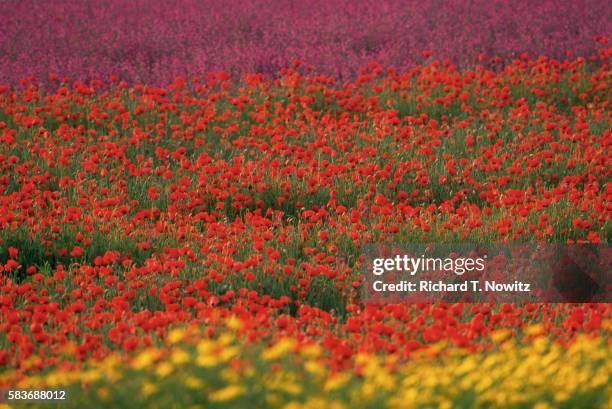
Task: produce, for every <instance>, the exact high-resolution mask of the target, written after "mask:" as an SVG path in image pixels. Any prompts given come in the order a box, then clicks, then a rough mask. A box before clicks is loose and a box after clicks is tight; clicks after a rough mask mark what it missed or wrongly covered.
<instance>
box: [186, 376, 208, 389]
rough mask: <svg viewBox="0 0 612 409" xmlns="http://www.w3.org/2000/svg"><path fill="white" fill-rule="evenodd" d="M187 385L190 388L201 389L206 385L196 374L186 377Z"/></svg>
mask: <svg viewBox="0 0 612 409" xmlns="http://www.w3.org/2000/svg"><path fill="white" fill-rule="evenodd" d="M185 385H187V387H188V388H190V389H200V388H202V386H204V383H203V382H202V381H201V380H200V379H198V378H196V377H194V376H188V377H186V378H185Z"/></svg>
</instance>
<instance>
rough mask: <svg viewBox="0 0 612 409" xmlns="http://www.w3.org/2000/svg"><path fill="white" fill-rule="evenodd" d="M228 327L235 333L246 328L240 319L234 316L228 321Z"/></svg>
mask: <svg viewBox="0 0 612 409" xmlns="http://www.w3.org/2000/svg"><path fill="white" fill-rule="evenodd" d="M226 324H227V327H228V328H229V329H232V330H234V331H240V330H241V329H242V328H243V327H244V323H243V322H242V321H241V320H240V318H238V317H236V316H235V315H232V316H231V317H229V318H228V319H227V321H226Z"/></svg>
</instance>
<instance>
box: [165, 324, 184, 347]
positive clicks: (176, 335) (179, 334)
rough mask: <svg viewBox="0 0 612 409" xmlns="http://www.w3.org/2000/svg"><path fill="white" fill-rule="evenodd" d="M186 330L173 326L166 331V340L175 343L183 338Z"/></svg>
mask: <svg viewBox="0 0 612 409" xmlns="http://www.w3.org/2000/svg"><path fill="white" fill-rule="evenodd" d="M185 335H186V331H185V330H184V329H182V328H175V329H173V330H172V331H170V332H169V333H168V338H167V341H168V342H169V343H170V344H176V343H178V342H180V341H182V340H183V339H184V338H185Z"/></svg>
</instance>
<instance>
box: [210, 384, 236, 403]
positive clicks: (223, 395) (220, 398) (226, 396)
mask: <svg viewBox="0 0 612 409" xmlns="http://www.w3.org/2000/svg"><path fill="white" fill-rule="evenodd" d="M243 393H244V388H243V387H242V386H239V385H229V386H226V387H225V388H223V389H219V390H217V391H215V392H213V393H211V394H210V395H209V398H210V400H212V401H215V402H225V401H228V400H232V399H236V398H237V397H239V396H240V395H242V394H243Z"/></svg>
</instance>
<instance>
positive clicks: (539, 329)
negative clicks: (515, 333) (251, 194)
mask: <svg viewBox="0 0 612 409" xmlns="http://www.w3.org/2000/svg"><path fill="white" fill-rule="evenodd" d="M544 329H545V328H544V325H542V324H534V325H530V326H528V327H525V329H524V330H523V331H524V332H525V334H527V335H538V334H541V333H543V332H544Z"/></svg>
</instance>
